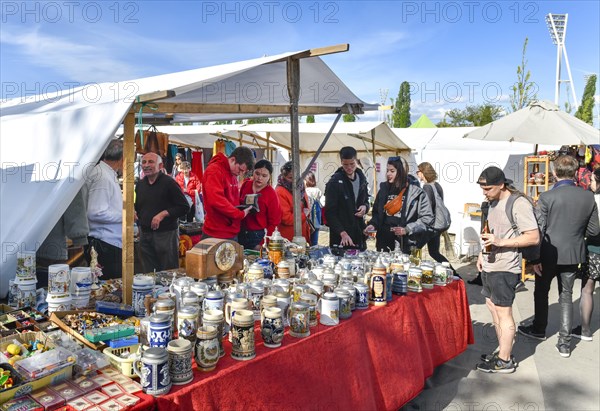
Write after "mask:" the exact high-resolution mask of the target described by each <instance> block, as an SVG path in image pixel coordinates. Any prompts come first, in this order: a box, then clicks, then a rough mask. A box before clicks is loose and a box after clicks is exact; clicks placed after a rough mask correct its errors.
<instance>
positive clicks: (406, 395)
mask: <svg viewBox="0 0 600 411" xmlns="http://www.w3.org/2000/svg"><path fill="white" fill-rule="evenodd" d="M255 338H256V353H257V355H256V358H255V359H253V360H251V361H245V362H240V361H236V360H233V359H232V358H231V356H230V353H231V345H230V344H229V343H228V342H227V341H226V342H225V350H226V354H225V357H222V358H221V359H220V360H219V363H218V364H217V368H216V370H214V371H212V372H208V373H203V372H201V371H199V370H197V369H195V370H194V381H193V382H192V383H190V384H187V385H184V386H173V388H172V390H171V392H170V393H169V394H168V395H165V396H162V397H157V398H156V406H157V408H158V409H159V410H181V409H184V408H185V409H227V410H235V409H246V408H248V407H250V408H252V409H278V410H285V409H294V410H296V409H311V410H314V409H329V410H331V409H361V410H382V409H386V410H397V409H399V408H400V407H401V406H402V405H403V404H405V403H407V402H408V401H410V400H411V399H412V398H414V397H415V396H416V395H417V394H419V392H421V390H422V389H423V385H424V382H425V380H426V379H427V378H428V377H430V376H431V375H432V373H433V370H434V368H435V367H437V366H438V365H440V364H442V363H444V362H446V361H448V360H450V359H451V358H453V357H455V356H457V355H459V354H460V353H462V352H463V351H464V350H465V349H466V347H467V344H472V343H473V342H474V340H473V329H472V326H471V316H470V313H469V303H468V301H467V295H466V291H465V286H464V283H463V282H462V281H454V282H453V283H451V284H449V285H448V286H446V287H435V288H434V289H433V290H424V291H423V293H420V294H416V293H409V294H408V295H407V296H404V297H397V296H394V299H393V301H392V302H391V303H389V304H388V305H387V306H385V307H380V308H375V307H371V308H369V309H368V310H364V311H360V310H356V311H354V312H353V314H352V318H351V319H349V320H342V321H341V323H340V324H339V325H338V326H335V327H327V326H323V325H319V326H317V327H314V328H311V335H310V336H309V337H307V338H302V339H297V338H294V337H291V336H290V335H289V334H288V333H287V332H286V335H285V338H284V340H283V345H282V346H281V347H280V348H276V349H271V348H267V347H265V346H264V345H263V344H262V339H261V338H260V331H259V329H258V327H256V332H255ZM138 409H140V408H139V407H138Z"/></svg>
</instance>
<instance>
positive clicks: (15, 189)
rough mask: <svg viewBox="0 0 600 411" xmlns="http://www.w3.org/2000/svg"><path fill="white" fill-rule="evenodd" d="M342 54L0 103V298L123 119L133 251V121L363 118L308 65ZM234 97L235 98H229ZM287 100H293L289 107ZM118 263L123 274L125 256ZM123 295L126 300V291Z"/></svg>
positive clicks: (297, 56) (348, 95)
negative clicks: (162, 117) (158, 115)
mask: <svg viewBox="0 0 600 411" xmlns="http://www.w3.org/2000/svg"><path fill="white" fill-rule="evenodd" d="M347 50H348V46H347V45H342V46H334V47H331V48H325V49H313V50H304V51H299V52H293V53H285V54H280V55H276V56H271V57H262V58H258V59H253V60H247V61H242V62H237V63H231V64H224V65H220V66H214V67H207V68H201V69H196V70H189V71H184V72H179V73H172V74H166V75H161V76H156V77H149V78H143V79H138V80H132V81H123V82H118V83H102V84H90V85H87V86H84V87H80V88H73V89H69V90H63V91H61V92H59V93H55V94H46V95H39V96H30V97H23V98H15V99H12V100H9V101H7V102H3V103H2V104H1V105H0V131H1V133H2V139H1V140H0V164H1V169H0V177H1V183H0V200H1V207H0V221H1V228H0V242H1V244H2V258H1V261H0V297H4V296H5V295H6V293H7V290H8V281H9V279H10V278H12V277H13V276H14V274H15V269H16V255H17V252H18V251H22V250H28V251H33V250H36V249H37V248H38V247H39V245H40V244H41V242H42V241H43V240H44V238H45V237H46V236H47V235H48V233H49V232H50V230H51V229H52V227H53V226H54V224H55V223H56V222H57V221H58V220H59V218H60V216H61V215H62V214H63V213H64V211H65V210H66V208H67V206H68V205H69V204H70V202H71V201H72V199H73V198H74V196H75V194H76V193H77V192H78V191H79V189H80V188H81V186H82V185H83V182H84V177H85V175H86V172H87V171H88V170H89V169H90V167H91V166H93V165H94V164H96V162H97V160H98V158H100V155H101V154H102V152H103V151H104V149H105V148H106V146H107V145H108V143H109V141H110V139H111V138H112V137H113V136H114V134H115V131H116V130H117V128H118V127H119V125H120V124H121V123H122V122H123V120H124V119H125V134H126V136H125V141H126V145H125V160H126V167H125V170H124V173H125V176H126V181H125V186H124V191H125V193H126V201H124V205H123V209H124V214H123V216H124V221H125V222H127V224H126V225H125V228H124V234H125V235H124V245H125V244H126V243H128V242H131V243H132V238H133V237H132V230H133V227H132V226H133V224H132V222H133V216H132V212H131V211H132V207H133V205H132V203H133V191H132V188H133V187H132V181H131V176H132V175H133V164H132V162H133V130H134V122H135V119H134V113H137V112H138V111H140V109H141V111H144V112H151V111H153V110H152V109H157V112H162V113H173V114H178V113H185V114H195V115H198V118H200V119H218V118H223V117H225V116H235V117H248V115H247V113H250V114H255V115H262V116H269V115H286V114H290V113H292V114H294V113H299V114H319V113H331V114H334V113H338V112H362V110H363V108H364V107H365V106H366V104H365V103H364V102H363V101H361V100H360V99H359V98H358V97H356V96H355V95H354V94H353V93H352V92H351V91H350V90H349V89H348V87H347V86H346V85H345V84H344V83H343V82H342V81H341V80H340V79H339V78H338V77H337V76H336V75H335V74H334V73H333V72H332V71H331V70H330V69H329V67H327V65H325V63H324V62H323V61H322V60H321V59H320V58H319V57H317V56H319V55H322V54H329V53H334V52H340V51H347ZM290 67H291V68H290ZM300 73H301V74H302V75H301V76H300ZM288 80H289V81H288ZM287 83H290V85H288V84H287ZM315 83H316V84H323V85H325V84H331V83H333V84H336V87H337V89H336V90H337V93H336V98H335V99H328V100H326V97H327V95H324V93H318V94H317V95H313V94H311V92H310V90H311V88H314V84H315ZM238 89H239V93H231V92H230V91H231V90H238ZM252 90H254V91H255V92H254V94H251V91H252ZM286 90H291V93H292V94H293V95H292V97H291V100H292V102H293V104H290V98H287V100H286V98H285V97H284V96H285V93H286ZM294 95H295V96H300V97H299V98H298V99H297V100H296V99H295V98H294ZM296 101H297V102H298V105H297V106H296V104H295V102H296ZM132 106H133V107H132ZM296 107H297V108H296ZM292 117H294V116H292ZM293 121H294V120H293ZM129 223H131V224H129ZM124 256H125V259H126V260H127V264H130V266H131V267H132V266H133V256H132V254H131V255H130V254H126V253H124ZM128 271H132V270H127V271H126V270H124V272H126V273H127V274H128V275H131V274H133V273H132V272H128ZM124 292H125V296H126V299H127V294H128V290H127V289H125V290H124ZM129 298H130V296H129Z"/></svg>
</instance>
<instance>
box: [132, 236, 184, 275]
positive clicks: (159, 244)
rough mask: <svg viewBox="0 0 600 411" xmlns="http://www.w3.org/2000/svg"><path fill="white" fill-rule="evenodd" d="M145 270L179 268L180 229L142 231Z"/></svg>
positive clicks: (143, 265) (141, 250) (141, 246)
mask: <svg viewBox="0 0 600 411" xmlns="http://www.w3.org/2000/svg"><path fill="white" fill-rule="evenodd" d="M140 252H141V257H142V258H141V259H142V267H143V268H144V272H146V273H149V272H152V271H153V270H156V271H163V270H169V269H172V268H179V230H177V229H176V230H171V231H144V230H142V231H141V232H140Z"/></svg>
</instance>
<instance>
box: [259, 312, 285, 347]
mask: <svg viewBox="0 0 600 411" xmlns="http://www.w3.org/2000/svg"><path fill="white" fill-rule="evenodd" d="M283 331H284V327H283V318H282V311H281V308H278V307H268V308H265V309H264V310H263V312H262V320H261V323H260V333H261V336H262V339H263V341H264V342H265V347H269V348H276V347H279V346H281V342H282V341H283Z"/></svg>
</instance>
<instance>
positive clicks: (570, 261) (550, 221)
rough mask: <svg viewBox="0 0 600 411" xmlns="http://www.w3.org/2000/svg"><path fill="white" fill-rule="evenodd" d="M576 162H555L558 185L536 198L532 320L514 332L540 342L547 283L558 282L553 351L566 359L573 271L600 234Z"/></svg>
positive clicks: (545, 320) (593, 204)
mask: <svg viewBox="0 0 600 411" xmlns="http://www.w3.org/2000/svg"><path fill="white" fill-rule="evenodd" d="M578 168H579V164H578V162H577V160H576V159H575V158H573V157H571V156H567V155H563V156H560V157H558V158H557V159H556V160H555V161H554V175H555V176H556V179H557V182H556V184H554V187H553V188H552V190H550V191H546V192H544V193H542V194H540V197H539V200H538V203H539V207H540V210H541V216H540V218H539V224H540V228H541V230H542V246H541V252H540V260H541V261H540V263H539V264H536V265H534V267H533V268H534V271H535V273H536V277H535V291H534V304H535V318H534V320H533V323H532V324H531V325H530V326H519V328H518V330H519V333H520V334H523V335H525V336H527V337H530V338H534V339H538V340H545V339H546V326H547V325H548V293H549V291H550V284H551V283H552V279H553V278H554V277H556V278H557V279H558V291H559V293H560V295H559V298H558V301H559V304H560V311H561V316H560V329H559V332H558V344H557V345H556V349H557V350H558V352H559V354H560V355H561V356H562V357H565V358H567V357H569V356H570V355H571V324H572V321H573V283H574V282H575V276H576V272H577V267H578V265H579V264H581V263H583V262H585V261H586V245H585V237H586V236H589V237H592V236H596V235H598V234H599V233H600V226H599V222H598V208H597V206H596V202H595V201H594V195H593V194H592V193H591V192H589V191H585V190H583V189H582V188H581V187H577V186H576V185H575V182H574V178H575V173H576V172H577V169H578Z"/></svg>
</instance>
